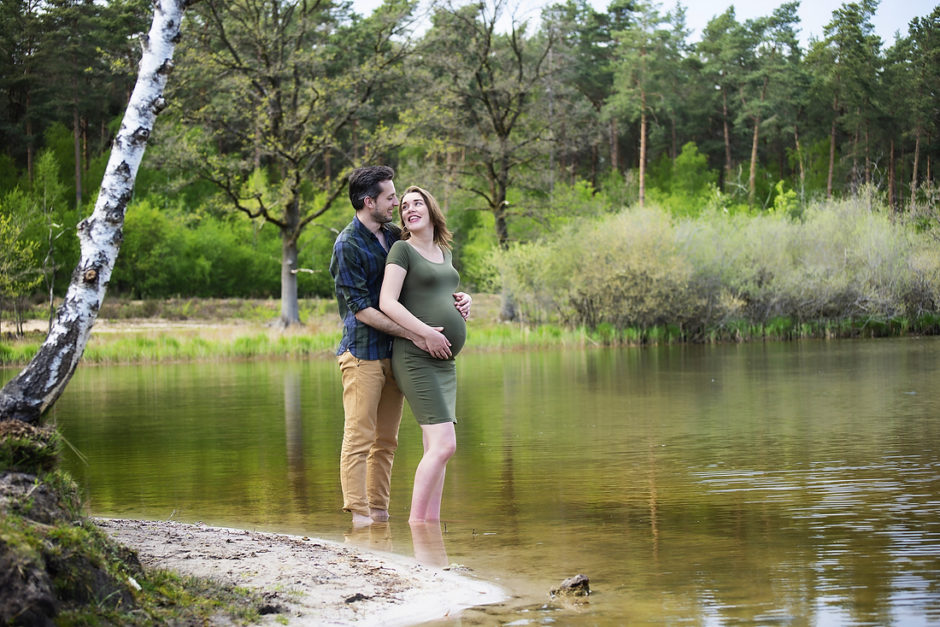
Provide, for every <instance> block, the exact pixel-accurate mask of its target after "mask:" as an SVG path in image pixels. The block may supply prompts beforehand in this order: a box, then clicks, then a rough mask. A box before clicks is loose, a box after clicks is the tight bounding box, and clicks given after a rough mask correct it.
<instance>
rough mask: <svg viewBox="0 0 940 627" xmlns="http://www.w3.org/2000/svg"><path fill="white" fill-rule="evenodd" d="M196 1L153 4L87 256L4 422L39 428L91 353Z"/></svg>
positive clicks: (7, 393) (85, 240)
mask: <svg viewBox="0 0 940 627" xmlns="http://www.w3.org/2000/svg"><path fill="white" fill-rule="evenodd" d="M188 4H192V3H191V2H186V1H185V0H154V3H153V7H154V13H153V23H152V24H151V27H150V33H149V34H148V35H147V36H146V37H144V38H143V40H142V42H141V47H142V49H143V54H142V56H141V60H140V69H139V72H138V75H137V84H136V85H135V87H134V92H133V94H131V98H130V101H129V102H128V104H127V110H126V111H125V113H124V120H123V121H122V123H121V130H120V131H119V132H118V134H117V137H116V138H115V140H114V145H113V146H112V147H111V158H110V159H109V160H108V167H107V169H106V170H105V175H104V178H103V179H102V181H101V190H100V191H99V193H98V201H97V202H96V203H95V209H94V211H93V212H92V214H91V216H89V217H88V218H86V219H84V220H82V221H81V222H80V223H79V225H78V238H79V241H80V243H81V258H80V260H79V262H78V265H77V266H76V267H75V270H74V272H73V273H72V281H71V283H70V285H69V289H68V292H67V294H66V296H65V301H64V302H63V303H62V306H61V307H59V310H58V312H57V313H56V318H55V321H54V322H53V324H52V328H51V329H50V331H49V334H48V335H47V336H46V340H45V342H43V344H42V346H41V347H40V349H39V352H38V353H37V354H36V356H35V357H34V358H33V360H32V361H31V362H30V363H29V364H28V365H27V366H26V367H25V368H24V369H23V370H22V372H20V373H19V374H18V375H17V376H16V377H15V378H13V379H11V380H10V381H9V382H8V383H7V384H6V385H5V386H4V387H3V390H2V391H0V420H8V419H18V420H23V421H25V422H29V423H33V424H37V423H38V422H39V419H40V417H41V416H42V414H43V413H44V412H45V411H46V410H47V409H48V408H49V407H51V406H52V405H53V403H55V402H56V400H58V398H59V396H60V395H61V394H62V391H63V390H64V389H65V386H66V384H68V382H69V380H70V379H71V378H72V374H73V373H74V372H75V368H76V367H77V366H78V362H79V360H80V359H81V357H82V353H83V352H84V351H85V346H86V344H87V343H88V338H89V337H90V335H91V328H92V326H93V325H94V323H95V319H96V318H97V316H98V310H99V308H100V307H101V302H102V300H103V299H104V294H105V290H106V288H107V285H108V281H109V280H110V279H111V272H112V270H113V269H114V262H115V260H116V259H117V256H118V251H119V250H120V248H121V240H122V238H123V229H124V213H125V211H126V209H127V203H128V201H129V200H130V198H131V192H132V191H133V189H134V180H135V178H136V177H137V169H138V167H139V166H140V162H141V159H142V158H143V156H144V149H145V148H146V147H147V140H148V139H149V138H150V133H151V131H152V130H153V125H154V122H155V121H156V118H157V114H158V113H160V111H162V110H163V109H164V107H165V106H166V101H165V100H164V99H163V89H164V87H165V86H166V81H167V76H168V75H169V73H170V71H171V70H172V69H173V50H174V48H175V47H176V44H177V42H178V41H179V35H180V22H181V20H182V18H183V10H184V9H185V7H186V6H187V5H188Z"/></svg>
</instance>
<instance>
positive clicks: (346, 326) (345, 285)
mask: <svg viewBox="0 0 940 627" xmlns="http://www.w3.org/2000/svg"><path fill="white" fill-rule="evenodd" d="M382 229H383V230H384V231H385V243H386V244H387V245H388V247H389V248H391V247H392V243H394V242H396V241H398V239H399V235H400V234H401V232H400V231H399V230H398V228H397V227H394V226H392V225H390V224H384V225H382ZM387 256H388V251H386V250H385V249H384V248H382V245H381V244H380V243H379V239H378V238H377V237H376V236H375V234H374V233H372V231H370V230H369V229H367V228H366V227H365V226H364V225H363V224H362V222H360V221H359V218H358V217H356V218H353V221H352V222H350V223H349V224H348V225H347V226H346V228H345V229H343V231H342V232H341V233H340V234H339V236H338V237H337V238H336V243H334V244H333V257H332V258H331V259H330V274H332V275H333V281H334V284H335V286H336V303H337V305H339V315H340V317H342V319H343V339H342V341H340V343H339V348H338V349H337V350H336V354H337V355H342V354H343V353H345V352H346V351H349V352H350V353H352V354H353V355H355V356H356V357H358V358H359V359H369V360H374V359H386V358H388V357H391V356H392V336H390V335H387V334H385V333H382V332H381V331H378V330H376V329H373V328H372V327H370V326H369V325H367V324H363V323H361V322H359V321H358V320H357V319H356V312H359V311H362V310H363V309H366V308H368V307H375V308H376V309H378V307H379V292H381V291H382V278H383V277H384V276H385V258H386V257H387Z"/></svg>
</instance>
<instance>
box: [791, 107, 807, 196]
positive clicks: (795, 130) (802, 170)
mask: <svg viewBox="0 0 940 627" xmlns="http://www.w3.org/2000/svg"><path fill="white" fill-rule="evenodd" d="M793 143H794V145H795V146H796V162H797V163H798V164H799V166H800V200H801V201H802V200H803V199H804V194H805V189H806V188H805V186H806V169H805V168H804V167H803V148H802V147H801V146H800V130H799V127H798V126H797V125H796V124H794V125H793Z"/></svg>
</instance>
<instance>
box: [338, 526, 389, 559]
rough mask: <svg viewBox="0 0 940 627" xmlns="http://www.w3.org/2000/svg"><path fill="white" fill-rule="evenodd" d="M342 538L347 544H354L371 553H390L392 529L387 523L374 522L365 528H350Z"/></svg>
mask: <svg viewBox="0 0 940 627" xmlns="http://www.w3.org/2000/svg"><path fill="white" fill-rule="evenodd" d="M343 538H344V539H345V540H346V543H347V544H354V545H356V546H358V547H362V548H364V549H369V550H371V551H384V552H386V553H391V552H392V528H391V526H390V525H389V524H388V523H387V522H378V521H376V522H374V523H372V524H371V525H366V526H364V527H363V526H355V525H354V526H352V527H350V529H349V531H347V532H346V533H345V534H344V536H343Z"/></svg>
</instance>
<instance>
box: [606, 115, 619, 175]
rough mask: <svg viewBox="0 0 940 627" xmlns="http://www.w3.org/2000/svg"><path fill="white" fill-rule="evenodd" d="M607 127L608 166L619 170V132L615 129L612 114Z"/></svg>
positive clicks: (615, 125) (615, 121)
mask: <svg viewBox="0 0 940 627" xmlns="http://www.w3.org/2000/svg"><path fill="white" fill-rule="evenodd" d="M607 128H608V132H609V134H610V168H611V169H612V170H617V171H620V141H619V137H618V136H619V132H618V131H617V120H616V119H614V118H613V116H611V118H610V122H609V123H608V125H607Z"/></svg>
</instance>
